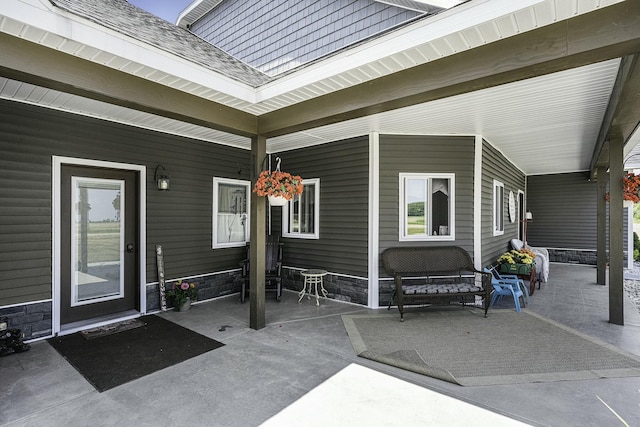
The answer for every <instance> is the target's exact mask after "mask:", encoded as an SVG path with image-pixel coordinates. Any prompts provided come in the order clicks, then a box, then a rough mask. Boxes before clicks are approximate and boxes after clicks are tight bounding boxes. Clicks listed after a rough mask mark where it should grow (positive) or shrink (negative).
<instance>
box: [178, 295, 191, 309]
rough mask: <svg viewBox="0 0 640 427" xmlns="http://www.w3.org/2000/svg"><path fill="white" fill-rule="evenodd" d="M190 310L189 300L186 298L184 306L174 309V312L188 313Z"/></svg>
mask: <svg viewBox="0 0 640 427" xmlns="http://www.w3.org/2000/svg"><path fill="white" fill-rule="evenodd" d="M190 308H191V298H187V300H186V301H185V302H184V304H181V305H179V306H177V307H176V311H188V310H189V309H190Z"/></svg>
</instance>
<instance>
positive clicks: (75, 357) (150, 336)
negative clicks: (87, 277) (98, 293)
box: [47, 316, 224, 392]
mask: <svg viewBox="0 0 640 427" xmlns="http://www.w3.org/2000/svg"><path fill="white" fill-rule="evenodd" d="M140 320H142V321H143V322H144V326H141V327H139V328H135V329H129V330H125V331H122V332H119V333H115V334H111V335H106V336H102V337H98V338H94V339H87V338H85V337H84V336H83V335H82V334H81V333H80V332H76V333H74V334H70V335H65V336H62V337H54V338H50V339H48V340H47V341H48V342H49V344H51V346H52V347H53V348H55V349H56V350H57V351H58V353H60V354H61V355H62V356H63V357H64V358H65V359H67V361H68V362H69V363H71V365H72V366H73V367H74V368H76V370H77V371H78V372H80V373H81V374H82V375H83V376H84V377H85V378H86V379H87V381H89V382H90V383H91V384H92V385H93V386H94V387H95V388H96V390H98V391H99V392H103V391H106V390H109V389H111V388H113V387H117V386H119V385H121V384H124V383H127V382H129V381H132V380H135V379H138V378H142V377H144V376H145V375H149V374H151V373H153V372H156V371H159V370H160V369H164V368H167V367H169V366H172V365H175V364H177V363H180V362H183V361H185V360H187V359H191V358H192V357H195V356H198V355H200V354H203V353H206V352H208V351H211V350H215V349H216V348H219V347H222V346H223V345H224V344H222V343H221V342H218V341H216V340H213V339H211V338H207V337H205V336H204V335H201V334H199V333H197V332H194V331H191V330H190V329H187V328H184V327H182V326H180V325H178V324H176V323H173V322H170V321H168V320H165V319H163V318H161V317H158V316H144V317H141V318H140Z"/></svg>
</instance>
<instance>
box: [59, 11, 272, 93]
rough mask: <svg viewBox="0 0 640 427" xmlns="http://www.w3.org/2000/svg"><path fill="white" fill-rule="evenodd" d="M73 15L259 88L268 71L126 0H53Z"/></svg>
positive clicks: (265, 80) (267, 78) (264, 80)
mask: <svg viewBox="0 0 640 427" xmlns="http://www.w3.org/2000/svg"><path fill="white" fill-rule="evenodd" d="M50 1H51V3H52V4H53V5H54V6H56V7H59V8H60V9H63V10H66V11H68V12H70V13H73V14H74V15H77V16H80V17H82V18H85V19H88V20H90V21H93V22H95V23H98V24H100V25H102V26H104V27H107V28H110V29H112V30H114V31H116V32H118V33H120V34H123V35H126V36H128V37H132V38H134V39H136V40H139V41H142V42H144V43H147V44H150V45H152V46H155V47H157V48H159V49H162V50H164V51H166V52H168V53H171V54H173V55H177V56H179V57H182V58H184V59H186V60H188V61H191V62H193V63H196V64H199V65H201V66H203V67H206V68H208V69H210V70H212V71H215V72H218V73H220V74H223V75H225V76H227V77H229V78H231V79H234V80H236V81H239V82H241V83H244V84H247V85H249V86H252V87H258V86H261V85H263V84H265V83H267V82H268V81H269V80H270V77H269V76H267V75H266V74H264V73H262V72H260V71H258V70H256V69H255V68H253V67H251V66H249V65H247V64H245V63H244V62H242V61H240V60H238V59H236V58H234V57H233V56H231V55H229V54H227V53H225V52H224V51H222V50H221V49H219V48H217V47H215V46H213V45H212V44H210V43H208V42H206V41H204V40H202V39H201V38H199V37H197V36H195V35H194V34H192V33H191V32H189V31H188V30H186V29H184V28H181V27H178V26H176V25H173V24H171V23H170V22H167V21H165V20H164V19H161V18H158V17H157V16H155V15H152V14H150V13H149V12H146V11H144V10H142V9H140V8H138V7H136V6H134V5H132V4H129V3H128V2H127V1H125V0H50Z"/></svg>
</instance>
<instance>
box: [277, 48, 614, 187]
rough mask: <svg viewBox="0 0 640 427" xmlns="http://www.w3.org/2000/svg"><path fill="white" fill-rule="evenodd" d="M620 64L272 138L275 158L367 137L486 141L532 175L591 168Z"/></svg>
mask: <svg viewBox="0 0 640 427" xmlns="http://www.w3.org/2000/svg"><path fill="white" fill-rule="evenodd" d="M619 64H620V61H619V60H618V59H615V60H611V61H606V62H602V63H598V64H593V65H589V66H585V67H580V68H576V69H572V70H567V71H563V72H559V73H555V74H550V75H546V76H542V77H537V78H533V79H528V80H524V81H520V82H515V83H510V84H506V85H501V86H497V87H494V88H490V89H484V90H480V91H476V92H471V93H467V94H463V95H458V96H454V97H450V98H446V99H441V100H437V101H433V102H429V103H425V104H420V105H415V106H411V107H407V108H402V109H398V110H394V111H390V112H386V113H382V114H376V115H372V116H369V117H364V118H359V119H354V120H350V121H347V122H344V123H339V124H336V125H329V126H324V127H321V128H317V129H312V130H307V131H304V132H299V133H294V134H290V135H284V136H280V137H277V138H272V139H269V141H268V147H269V151H270V152H274V153H275V152H280V151H286V150H290V149H293V148H298V147H300V146H304V145H315V144H319V143H323V142H330V141H335V140H341V139H345V138H349V137H353V136H358V135H362V134H364V133H367V132H379V133H383V134H384V133H388V134H424V135H482V136H483V137H484V138H485V139H486V140H487V141H489V142H490V143H492V144H493V145H494V146H495V147H497V148H498V149H499V150H500V151H501V152H502V153H503V154H504V155H505V156H506V157H507V158H508V159H510V160H511V161H512V162H513V163H515V164H516V165H518V167H520V168H521V169H522V171H523V172H524V173H526V174H527V175H532V174H533V175H535V174H548V173H561V172H575V171H584V170H588V169H589V162H590V160H591V154H592V152H593V147H594V146H595V142H596V139H597V136H598V131H599V130H600V124H601V122H602V118H603V116H604V113H605V110H606V108H607V104H608V102H609V96H610V94H611V90H612V88H613V85H614V83H615V79H616V73H617V71H618V66H619Z"/></svg>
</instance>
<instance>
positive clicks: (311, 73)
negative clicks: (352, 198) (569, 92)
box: [257, 0, 547, 102]
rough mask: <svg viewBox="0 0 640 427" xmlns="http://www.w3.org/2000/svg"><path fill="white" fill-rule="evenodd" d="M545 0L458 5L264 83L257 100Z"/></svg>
mask: <svg viewBox="0 0 640 427" xmlns="http://www.w3.org/2000/svg"><path fill="white" fill-rule="evenodd" d="M545 1H547V0H517V1H514V0H477V1H471V2H469V3H465V4H461V5H459V6H458V7H455V8H453V9H450V10H447V11H444V12H442V13H440V14H437V15H434V16H433V17H431V18H428V19H423V20H420V21H418V22H415V23H413V24H410V25H408V26H406V27H404V28H401V29H399V30H397V31H393V32H391V33H389V34H387V35H385V36H382V37H379V38H377V39H375V40H373V41H371V42H369V43H365V44H363V45H362V46H358V47H355V48H353V49H347V50H345V51H344V52H341V53H339V54H337V55H335V56H334V57H332V58H329V59H326V60H323V61H321V62H319V63H316V64H313V65H310V66H308V67H304V68H302V69H301V70H299V71H296V72H293V73H292V74H290V75H288V76H284V77H282V78H278V79H277V80H275V81H273V82H271V83H267V84H265V85H263V86H261V87H260V88H259V89H258V94H257V101H258V102H263V101H267V100H269V99H270V98H272V97H276V96H280V95H282V94H284V93H287V92H289V91H292V90H296V89H299V88H301V87H304V86H306V85H309V84H313V83H314V82H317V81H320V80H323V79H326V78H329V77H333V76H335V75H337V74H340V73H342V72H345V71H348V70H352V69H356V68H358V67H361V66H364V65H366V64H369V63H372V62H375V61H378V60H381V59H383V58H386V57H389V56H392V55H394V54H396V53H400V52H402V51H405V50H408V49H412V48H415V47H417V46H420V45H423V44H426V43H429V42H432V41H434V40H437V39H440V38H442V37H444V36H447V35H450V34H454V33H456V32H460V31H463V30H466V29H468V28H471V27H475V26H477V25H480V24H483V23H485V22H489V21H492V20H495V19H497V18H500V17H502V16H504V15H507V14H510V13H514V12H517V11H519V10H521V9H525V8H530V7H533V6H535V5H536V4H539V3H544V2H545Z"/></svg>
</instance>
